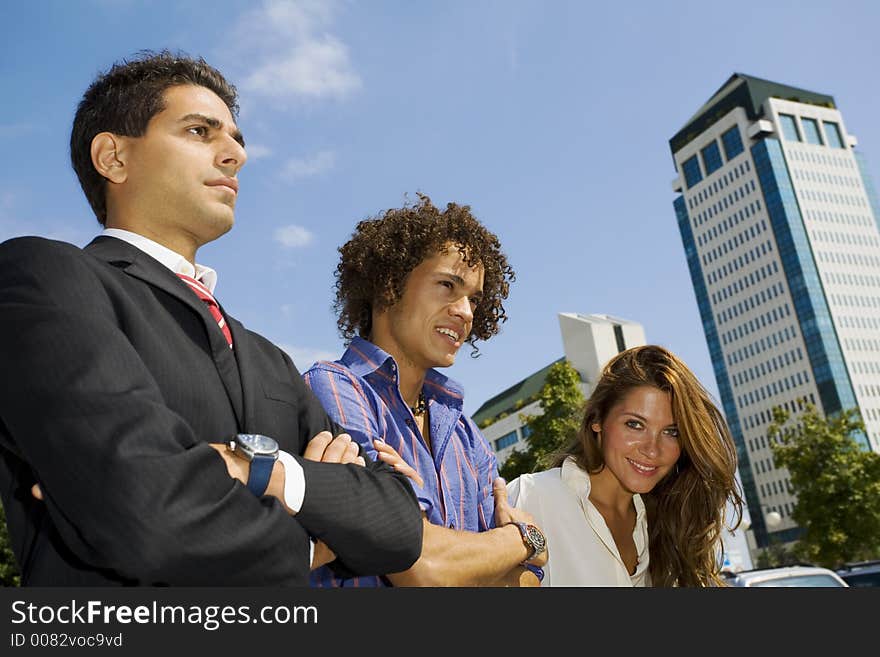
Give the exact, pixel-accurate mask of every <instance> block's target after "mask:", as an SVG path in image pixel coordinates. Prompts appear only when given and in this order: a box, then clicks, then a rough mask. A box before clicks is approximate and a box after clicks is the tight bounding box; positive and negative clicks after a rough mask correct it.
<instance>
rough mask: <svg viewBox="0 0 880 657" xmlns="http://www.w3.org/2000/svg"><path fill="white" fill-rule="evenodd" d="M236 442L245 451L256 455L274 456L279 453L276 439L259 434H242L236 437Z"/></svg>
mask: <svg viewBox="0 0 880 657" xmlns="http://www.w3.org/2000/svg"><path fill="white" fill-rule="evenodd" d="M235 440H236V442H237V443H238V444H239V445H241V446H242V447H243V448H244V449H246V450H247V451H249V452H253V453H254V454H274V453H275V452H277V451H278V443H277V442H275V440H274V439H272V438H269V436H262V435H260V434H258V433H240V434H238V435H237V436H236V437H235Z"/></svg>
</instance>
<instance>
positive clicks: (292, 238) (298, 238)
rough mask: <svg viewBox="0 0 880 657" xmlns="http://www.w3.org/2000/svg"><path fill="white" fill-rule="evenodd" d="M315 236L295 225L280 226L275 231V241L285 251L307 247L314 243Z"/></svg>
mask: <svg viewBox="0 0 880 657" xmlns="http://www.w3.org/2000/svg"><path fill="white" fill-rule="evenodd" d="M314 238H315V236H314V235H313V234H312V233H311V232H310V231H309V230H307V229H305V228H303V227H302V226H297V225H296V224H291V225H289V226H282V227H281V228H279V229H277V230H276V231H275V241H276V242H278V243H279V244H280V245H281V246H283V247H285V248H287V249H297V248H300V247H303V246H308V245H309V244H311V243H312V242H313V241H314Z"/></svg>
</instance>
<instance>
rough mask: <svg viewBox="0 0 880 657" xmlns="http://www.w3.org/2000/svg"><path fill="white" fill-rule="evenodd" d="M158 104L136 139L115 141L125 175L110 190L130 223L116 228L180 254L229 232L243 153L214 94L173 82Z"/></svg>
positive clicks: (237, 135) (229, 117) (232, 125)
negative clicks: (160, 106) (119, 146)
mask: <svg viewBox="0 0 880 657" xmlns="http://www.w3.org/2000/svg"><path fill="white" fill-rule="evenodd" d="M164 99H165V109H163V110H162V111H161V112H159V113H158V114H156V115H155V116H154V117H153V118H152V119H150V122H149V124H147V130H146V132H145V133H144V135H143V136H141V137H126V138H123V144H124V152H125V158H126V159H125V166H126V170H127V176H126V179H125V181H124V183H123V185H121V186H120V187H121V189H120V190H119V192H118V193H119V194H120V195H121V197H122V203H121V205H120V208H122V209H123V213H124V215H125V216H123V217H121V218H122V219H123V220H125V221H126V222H133V223H130V224H129V226H122V227H131V228H135V229H137V230H138V232H142V233H143V234H144V235H146V236H147V237H150V238H152V239H154V240H156V241H157V242H159V243H162V244H165V245H166V246H168V247H169V248H172V249H174V250H176V251H178V252H180V253H186V252H187V249H190V248H191V249H193V250H194V249H196V248H198V247H200V246H201V245H203V244H205V243H207V242H210V241H212V240H214V239H217V238H218V237H220V236H221V235H222V234H224V233H225V232H227V231H228V230H229V229H230V228H232V224H233V222H234V220H235V216H234V209H235V201H236V198H237V196H238V180H237V178H236V176H237V175H238V171H239V170H240V169H241V167H242V166H244V163H245V160H246V159H247V155H246V154H245V151H244V147H243V140H242V138H241V134H240V133H239V132H238V128H237V127H236V125H235V123H234V122H233V120H232V115H231V114H230V112H229V108H228V107H226V104H225V103H224V102H223V101H222V100H221V99H220V97H219V96H217V95H216V94H215V93H214V92H212V91H210V90H209V89H207V88H205V87H199V86H194V85H179V86H174V87H170V88H169V89H167V90H166V91H165V94H164ZM114 191H115V190H114ZM114 223H115V222H114ZM109 225H110V222H108V226H109Z"/></svg>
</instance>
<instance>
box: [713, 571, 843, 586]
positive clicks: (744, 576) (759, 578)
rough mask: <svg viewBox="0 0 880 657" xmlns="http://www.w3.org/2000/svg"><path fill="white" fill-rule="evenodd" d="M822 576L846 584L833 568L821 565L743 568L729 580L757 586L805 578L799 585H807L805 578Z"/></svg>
mask: <svg viewBox="0 0 880 657" xmlns="http://www.w3.org/2000/svg"><path fill="white" fill-rule="evenodd" d="M816 576H819V577H824V578H829V577H830V578H831V579H833V580H835V583H836V584H837V585H838V586H847V584H846V582H845V581H844V580H843V579H842V578H841V577H840V576H839V575H838V574H837V573H835V572H834V571H833V570H830V569H828V568H822V567H821V566H780V567H778V568H758V569H755V570H744V571H740V572H738V573H735V574H733V575H732V576H731V577H730V578H729V581H730V583H731V584H733V585H734V586H757V585H759V584H761V583H764V582H771V581H774V580H782V579H791V580H795V579H796V578H805V579H803V580H802V583H801V584H800V585H801V586H809V585H810V584H809V583H808V580H807V579H806V578H810V577H816Z"/></svg>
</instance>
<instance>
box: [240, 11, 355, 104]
mask: <svg viewBox="0 0 880 657" xmlns="http://www.w3.org/2000/svg"><path fill="white" fill-rule="evenodd" d="M336 9H337V3H335V2H328V1H326V0H266V1H265V2H264V3H263V5H262V6H261V7H260V8H259V9H255V10H253V11H250V12H247V13H245V14H244V15H243V16H242V17H241V19H240V21H239V27H238V29H237V30H236V38H237V42H236V47H237V49H238V50H239V51H241V54H243V55H245V54H246V59H245V61H253V62H255V64H254V66H253V68H252V69H251V71H250V73H246V74H245V75H244V81H243V83H242V84H241V87H242V88H243V89H244V90H247V91H249V92H251V93H255V94H260V95H263V96H266V97H269V98H273V99H275V100H294V101H296V100H299V101H303V100H319V99H324V98H336V99H344V98H347V97H348V96H349V95H351V94H352V93H354V92H355V91H357V90H358V89H360V87H361V86H362V83H361V79H360V76H358V74H357V72H356V71H355V70H354V68H353V66H352V64H351V61H350V59H349V55H348V47H347V46H346V45H345V44H344V43H343V42H342V41H341V40H340V39H339V38H338V37H336V36H334V35H333V34H331V33H329V31H328V30H329V28H330V27H331V26H332V23H333V19H334V16H335V14H336Z"/></svg>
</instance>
